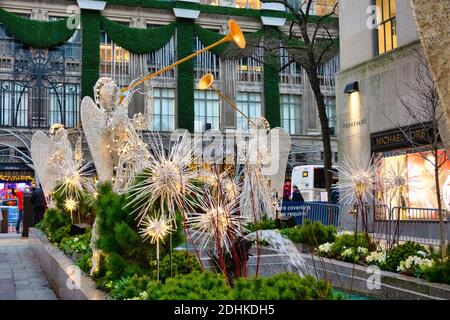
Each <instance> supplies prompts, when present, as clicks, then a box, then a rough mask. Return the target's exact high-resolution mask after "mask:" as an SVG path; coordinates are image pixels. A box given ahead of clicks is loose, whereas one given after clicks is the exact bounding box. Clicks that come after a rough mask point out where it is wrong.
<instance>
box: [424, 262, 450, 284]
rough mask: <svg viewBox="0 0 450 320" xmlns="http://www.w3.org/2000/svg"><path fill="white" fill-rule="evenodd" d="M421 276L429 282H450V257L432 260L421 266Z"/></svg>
mask: <svg viewBox="0 0 450 320" xmlns="http://www.w3.org/2000/svg"><path fill="white" fill-rule="evenodd" d="M422 271H423V277H424V278H425V279H426V280H428V281H431V282H439V283H446V284H450V259H449V258H447V259H446V260H445V261H442V260H441V259H438V260H434V261H433V264H432V265H431V266H429V267H425V268H423V270H422Z"/></svg>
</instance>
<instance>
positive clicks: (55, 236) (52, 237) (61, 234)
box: [47, 225, 70, 243]
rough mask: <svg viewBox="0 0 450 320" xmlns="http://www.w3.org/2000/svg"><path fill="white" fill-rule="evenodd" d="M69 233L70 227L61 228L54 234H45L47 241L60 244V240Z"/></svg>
mask: <svg viewBox="0 0 450 320" xmlns="http://www.w3.org/2000/svg"><path fill="white" fill-rule="evenodd" d="M69 232H70V225H67V226H64V227H61V228H59V229H57V230H56V231H55V232H49V233H47V238H48V241H50V242H53V243H60V242H61V241H62V239H64V238H66V237H68V236H69Z"/></svg>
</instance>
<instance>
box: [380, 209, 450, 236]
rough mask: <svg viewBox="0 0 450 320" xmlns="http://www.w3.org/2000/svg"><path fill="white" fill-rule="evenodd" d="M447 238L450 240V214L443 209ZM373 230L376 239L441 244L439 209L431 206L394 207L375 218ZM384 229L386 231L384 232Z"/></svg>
mask: <svg viewBox="0 0 450 320" xmlns="http://www.w3.org/2000/svg"><path fill="white" fill-rule="evenodd" d="M443 214H444V228H445V231H446V238H447V240H450V215H449V212H448V211H446V210H443ZM374 225H375V226H376V227H377V228H375V230H374V232H373V236H374V237H375V238H376V239H379V240H384V241H387V242H389V241H394V242H399V241H401V242H403V241H414V242H417V243H422V244H428V245H439V242H440V234H441V231H440V224H439V210H438V209H430V208H407V207H393V208H392V209H391V210H390V211H389V215H388V216H385V218H384V219H383V218H380V217H378V219H375V222H374ZM382 231H384V232H382Z"/></svg>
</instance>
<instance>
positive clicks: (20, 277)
mask: <svg viewBox="0 0 450 320" xmlns="http://www.w3.org/2000/svg"><path fill="white" fill-rule="evenodd" d="M13 274H14V280H26V279H28V273H26V272H17V271H14V272H13Z"/></svg>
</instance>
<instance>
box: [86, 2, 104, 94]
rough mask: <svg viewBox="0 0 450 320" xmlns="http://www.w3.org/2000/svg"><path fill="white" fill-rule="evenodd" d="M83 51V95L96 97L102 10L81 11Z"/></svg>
mask: <svg viewBox="0 0 450 320" xmlns="http://www.w3.org/2000/svg"><path fill="white" fill-rule="evenodd" d="M81 28H82V30H83V31H82V32H83V33H82V34H83V37H82V38H83V40H82V41H83V43H82V46H83V51H82V57H81V60H82V61H81V63H82V71H81V96H82V97H86V96H89V97H91V98H94V85H95V83H96V82H97V80H98V78H99V77H100V71H99V66H100V12H98V11H91V10H82V11H81Z"/></svg>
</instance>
